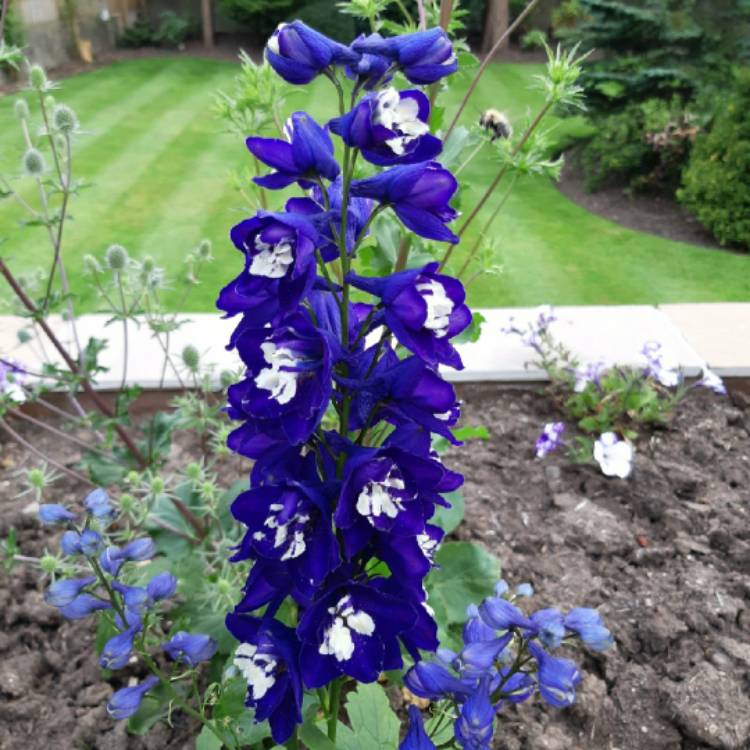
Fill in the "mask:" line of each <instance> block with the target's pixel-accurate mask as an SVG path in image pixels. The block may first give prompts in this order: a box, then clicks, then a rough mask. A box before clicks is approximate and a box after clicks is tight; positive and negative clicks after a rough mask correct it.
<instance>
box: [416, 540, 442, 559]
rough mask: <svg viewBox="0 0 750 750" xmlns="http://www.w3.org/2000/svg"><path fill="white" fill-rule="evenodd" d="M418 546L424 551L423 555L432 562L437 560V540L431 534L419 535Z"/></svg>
mask: <svg viewBox="0 0 750 750" xmlns="http://www.w3.org/2000/svg"><path fill="white" fill-rule="evenodd" d="M417 544H418V545H419V549H420V550H422V554H423V555H424V556H425V557H426V558H427V559H428V560H429V561H430V562H432V561H433V560H434V559H435V552H436V551H437V548H438V541H437V539H433V538H432V537H431V536H430V535H429V534H418V535H417Z"/></svg>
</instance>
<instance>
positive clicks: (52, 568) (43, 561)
mask: <svg viewBox="0 0 750 750" xmlns="http://www.w3.org/2000/svg"><path fill="white" fill-rule="evenodd" d="M59 566H60V561H59V560H58V559H57V558H56V557H54V556H53V555H50V554H49V553H48V552H46V553H45V554H43V555H42V556H41V557H40V558H39V567H40V568H41V569H42V571H43V572H44V573H46V574H47V575H52V574H53V573H56V572H57V569H58V567H59Z"/></svg>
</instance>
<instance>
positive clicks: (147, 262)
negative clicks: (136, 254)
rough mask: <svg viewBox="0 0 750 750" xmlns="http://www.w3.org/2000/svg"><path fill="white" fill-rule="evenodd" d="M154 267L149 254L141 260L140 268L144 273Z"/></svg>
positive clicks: (154, 264)
mask: <svg viewBox="0 0 750 750" xmlns="http://www.w3.org/2000/svg"><path fill="white" fill-rule="evenodd" d="M154 268H156V263H154V259H153V258H152V257H151V256H150V255H146V256H145V257H144V258H143V260H142V261H141V270H142V271H143V272H144V273H151V272H152V271H153V270H154Z"/></svg>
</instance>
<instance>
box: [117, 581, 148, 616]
mask: <svg viewBox="0 0 750 750" xmlns="http://www.w3.org/2000/svg"><path fill="white" fill-rule="evenodd" d="M112 588H113V589H114V590H115V591H117V592H118V593H120V594H122V600H123V602H125V607H126V608H127V609H128V611H130V612H135V613H136V614H138V615H142V614H143V613H144V612H145V611H146V609H147V607H149V606H150V605H151V604H152V601H151V597H150V596H149V595H148V591H146V589H144V588H143V587H141V586H127V585H126V584H124V583H120V582H119V581H113V582H112Z"/></svg>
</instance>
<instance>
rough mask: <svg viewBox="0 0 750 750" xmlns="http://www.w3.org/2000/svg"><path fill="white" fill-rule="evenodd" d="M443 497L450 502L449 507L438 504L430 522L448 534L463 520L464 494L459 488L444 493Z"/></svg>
mask: <svg viewBox="0 0 750 750" xmlns="http://www.w3.org/2000/svg"><path fill="white" fill-rule="evenodd" d="M444 497H445V499H446V500H447V501H448V502H449V503H450V504H451V507H450V508H444V507H443V506H441V505H439V506H438V507H437V510H436V511H435V515H434V516H433V517H432V518H431V519H430V523H432V524H435V526H439V527H440V528H441V529H442V530H443V531H444V532H445V534H446V536H447V535H448V534H450V533H451V532H452V531H454V530H455V529H456V528H458V525H459V524H460V523H461V521H463V520H464V510H465V507H464V506H465V504H464V496H463V494H462V493H461V490H456V491H455V492H449V493H448V494H447V495H444Z"/></svg>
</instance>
